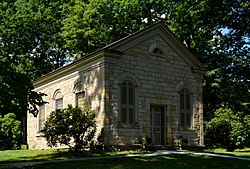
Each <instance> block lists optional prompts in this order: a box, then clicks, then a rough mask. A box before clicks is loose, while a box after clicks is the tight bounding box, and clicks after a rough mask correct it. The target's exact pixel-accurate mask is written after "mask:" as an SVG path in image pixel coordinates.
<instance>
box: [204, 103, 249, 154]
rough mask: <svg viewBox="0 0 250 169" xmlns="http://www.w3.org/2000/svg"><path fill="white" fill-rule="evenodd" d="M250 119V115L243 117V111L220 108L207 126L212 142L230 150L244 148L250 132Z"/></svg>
mask: <svg viewBox="0 0 250 169" xmlns="http://www.w3.org/2000/svg"><path fill="white" fill-rule="evenodd" d="M249 119H250V116H249V115H247V116H245V117H242V113H239V112H238V113H234V112H233V111H232V110H231V109H222V108H220V109H218V110H217V111H216V112H215V117H214V118H213V119H212V120H211V121H209V122H208V124H207V126H206V136H208V138H210V144H216V143H217V144H219V145H220V146H222V147H225V148H226V149H227V150H228V151H233V150H234V149H236V148H243V147H244V146H245V145H246V139H247V138H248V137H249V134H250V128H249Z"/></svg>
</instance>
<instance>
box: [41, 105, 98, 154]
mask: <svg viewBox="0 0 250 169" xmlns="http://www.w3.org/2000/svg"><path fill="white" fill-rule="evenodd" d="M94 119H95V112H94V111H93V110H91V109H90V108H89V107H85V108H84V109H83V110H82V109H80V108H73V107H72V106H71V105H69V106H68V108H65V109H57V110H55V111H53V112H51V114H50V115H49V117H48V118H47V120H46V122H45V127H44V128H43V129H42V130H41V133H42V134H43V137H45V138H46V139H47V143H48V146H50V147H53V146H57V144H58V143H59V144H60V145H67V146H68V147H70V148H71V149H72V148H74V150H75V151H79V150H80V149H82V148H84V147H85V146H87V145H89V143H90V141H91V140H92V139H93V137H94V135H95V131H96V124H95V121H94ZM72 140H73V142H74V145H73V146H72V144H71V142H72Z"/></svg>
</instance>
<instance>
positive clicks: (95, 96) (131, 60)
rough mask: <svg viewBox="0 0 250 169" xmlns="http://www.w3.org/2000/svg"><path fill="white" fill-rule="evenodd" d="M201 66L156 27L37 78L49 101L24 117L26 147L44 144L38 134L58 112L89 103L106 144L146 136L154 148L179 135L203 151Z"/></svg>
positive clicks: (172, 141)
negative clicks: (54, 112) (37, 110)
mask: <svg viewBox="0 0 250 169" xmlns="http://www.w3.org/2000/svg"><path fill="white" fill-rule="evenodd" d="M204 72H205V68H204V66H203V64H202V63H200V62H199V61H198V60H197V58H196V57H195V56H194V55H193V54H192V53H190V51H189V50H188V49H187V48H186V46H184V45H183V44H182V43H181V42H180V41H179V40H178V38H177V37H176V36H175V35H174V34H173V33H172V32H171V31H170V30H169V29H168V28H167V27H166V26H165V25H164V23H163V22H157V23H155V24H153V25H151V26H150V27H147V28H145V29H143V30H140V31H138V32H135V33H134V34H131V35H129V36H127V37H125V38H123V39H120V40H118V41H116V42H114V43H112V44H110V45H108V46H106V47H104V48H102V49H100V50H97V51H95V52H93V53H91V54H89V55H87V56H85V57H83V58H81V59H79V60H77V61H74V62H72V63H70V64H68V65H66V66H64V67H61V68H59V69H57V70H55V71H53V72H50V73H48V74H47V75H44V76H42V77H40V78H38V79H37V80H36V81H34V83H33V84H34V88H35V91H37V92H42V93H45V94H47V96H45V97H44V98H43V99H44V100H45V101H47V102H48V103H47V104H44V105H42V106H40V107H39V114H38V116H37V117H34V116H33V115H32V114H29V113H28V119H27V133H28V137H27V141H28V145H29V148H30V149H43V148H48V147H47V141H46V140H45V139H44V138H43V137H41V134H40V133H39V130H41V128H42V127H43V126H44V122H45V120H46V117H48V115H49V114H50V112H51V111H54V110H55V109H58V108H66V107H67V106H68V104H71V105H72V106H79V107H81V106H83V105H84V104H88V105H90V106H91V108H92V109H93V110H95V112H96V124H97V133H96V136H98V135H100V134H102V136H103V141H104V143H105V144H106V145H127V146H129V145H133V144H135V143H136V142H137V141H138V139H140V138H141V137H143V136H146V137H148V138H150V140H151V144H152V145H169V146H174V144H175V141H176V139H177V138H178V137H180V136H181V137H183V138H184V139H185V140H187V144H188V145H191V146H192V145H194V146H195V145H198V146H202V145H203V144H204V134H203V104H202V80H203V74H204Z"/></svg>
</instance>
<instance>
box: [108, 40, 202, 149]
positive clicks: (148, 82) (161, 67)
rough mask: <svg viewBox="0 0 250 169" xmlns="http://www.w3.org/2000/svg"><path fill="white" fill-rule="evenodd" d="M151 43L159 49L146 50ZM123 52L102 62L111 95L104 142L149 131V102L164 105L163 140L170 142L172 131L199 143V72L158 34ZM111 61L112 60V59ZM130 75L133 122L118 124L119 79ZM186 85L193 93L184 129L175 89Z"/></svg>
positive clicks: (124, 141) (126, 140) (130, 141)
mask: <svg viewBox="0 0 250 169" xmlns="http://www.w3.org/2000/svg"><path fill="white" fill-rule="evenodd" d="M152 44H153V45H154V46H156V47H158V48H159V49H161V51H162V53H153V51H150V50H149V49H150V48H151V46H152ZM122 52H124V54H123V55H122V56H121V58H119V59H117V61H116V64H112V63H111V61H110V63H109V65H108V66H107V65H105V68H106V69H105V72H107V71H108V72H109V75H108V76H107V78H106V79H107V82H108V83H107V84H106V85H107V88H109V91H110V93H111V95H110V96H109V101H108V102H107V106H108V107H109V110H108V111H107V112H106V113H107V114H109V117H110V118H111V119H112V124H110V127H107V128H108V129H109V133H108V134H107V136H108V137H109V140H107V143H108V144H112V145H117V144H133V143H134V142H136V140H138V139H139V138H140V137H141V136H149V135H150V105H162V106H166V107H167V110H166V112H165V113H166V129H165V130H166V137H167V138H166V140H167V143H168V144H169V145H173V143H174V139H175V135H178V134H180V133H181V134H182V135H185V136H186V137H187V138H190V140H193V139H194V137H196V138H197V139H198V143H197V144H198V145H203V129H202V128H203V124H202V123H203V122H202V120H203V119H202V87H201V80H202V75H200V74H195V73H194V72H192V70H191V67H190V65H189V64H188V63H187V62H186V61H185V60H184V59H183V57H185V56H181V55H180V54H179V53H178V52H177V51H176V50H175V49H173V48H172V47H171V46H170V45H169V44H168V43H166V41H165V40H164V39H162V38H161V37H160V36H155V37H151V38H149V39H147V40H146V41H144V42H143V43H140V44H139V45H136V46H134V47H133V48H130V49H129V50H126V51H122ZM113 62H115V61H113ZM124 78H131V79H133V80H134V81H135V82H136V83H137V84H136V85H137V86H138V88H137V102H136V111H137V114H136V116H137V122H138V125H137V126H126V125H119V120H118V116H119V83H121V81H120V80H122V79H124ZM182 87H188V88H189V89H190V90H191V91H192V93H193V109H194V112H193V118H194V119H193V120H192V128H191V129H190V130H188V131H184V130H182V129H181V128H179V126H178V123H179V121H180V115H179V111H180V110H179V108H178V107H179V91H180V90H181V88H182Z"/></svg>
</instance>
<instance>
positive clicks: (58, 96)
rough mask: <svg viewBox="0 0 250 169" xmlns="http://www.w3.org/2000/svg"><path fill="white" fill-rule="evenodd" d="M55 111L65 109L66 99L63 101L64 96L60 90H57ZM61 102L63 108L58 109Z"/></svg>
mask: <svg viewBox="0 0 250 169" xmlns="http://www.w3.org/2000/svg"><path fill="white" fill-rule="evenodd" d="M53 99H54V110H57V109H63V108H64V99H63V94H62V92H61V91H60V90H57V91H56V92H55V94H54V97H53ZM59 101H61V102H62V103H61V104H62V107H60V108H58V102H59Z"/></svg>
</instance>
